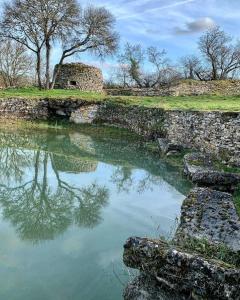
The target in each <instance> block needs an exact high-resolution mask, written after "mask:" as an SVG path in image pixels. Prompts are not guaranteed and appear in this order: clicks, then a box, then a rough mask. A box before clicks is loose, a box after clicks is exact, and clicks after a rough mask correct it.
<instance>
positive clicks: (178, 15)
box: [0, 0, 240, 75]
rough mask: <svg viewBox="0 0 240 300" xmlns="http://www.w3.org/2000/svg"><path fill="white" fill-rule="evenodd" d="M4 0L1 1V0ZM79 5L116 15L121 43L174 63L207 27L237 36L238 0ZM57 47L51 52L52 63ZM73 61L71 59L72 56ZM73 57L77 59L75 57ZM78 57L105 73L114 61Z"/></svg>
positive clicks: (83, 0)
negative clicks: (154, 50)
mask: <svg viewBox="0 0 240 300" xmlns="http://www.w3.org/2000/svg"><path fill="white" fill-rule="evenodd" d="M1 2H3V1H2V0H0V3H1ZM79 2H80V4H81V5H82V6H83V7H84V6H86V5H95V6H104V7H106V8H107V9H109V10H110V11H111V12H112V13H113V15H114V16H115V18H116V29H117V31H118V32H119V33H120V36H121V41H120V44H121V45H124V44H125V43H126V42H127V41H128V42H131V43H141V44H142V45H143V46H144V47H147V46H152V45H153V46H157V47H159V48H160V49H165V50H166V51H167V53H168V56H169V57H170V58H171V59H172V61H173V62H176V61H177V59H178V57H180V56H183V55H186V54H192V53H195V54H196V52H197V40H198V38H199V36H200V35H201V34H202V33H203V32H204V31H205V30H206V29H207V28H209V27H210V26H213V25H220V26H221V27H222V28H223V29H224V30H225V31H226V32H228V33H230V34H231V35H233V36H235V37H236V38H240V31H239V27H240V0H115V1H114V0H91V1H87V0H80V1H79ZM58 54H59V53H58V49H55V51H54V52H53V55H52V59H53V60H52V61H53V62H54V63H55V62H56V61H57V57H58ZM71 60H72V59H71ZM75 60H76V58H75ZM79 60H82V61H84V62H86V63H90V64H95V65H98V66H100V67H102V68H103V70H104V74H105V75H106V74H107V73H109V72H110V70H111V68H112V67H114V65H115V64H116V63H115V61H114V60H113V59H111V58H106V60H105V62H103V63H101V62H100V61H99V60H98V59H97V58H96V57H92V56H89V55H83V56H82V57H81V58H79Z"/></svg>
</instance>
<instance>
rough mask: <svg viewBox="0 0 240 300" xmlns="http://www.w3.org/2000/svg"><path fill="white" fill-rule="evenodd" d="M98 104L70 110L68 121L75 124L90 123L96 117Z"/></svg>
mask: <svg viewBox="0 0 240 300" xmlns="http://www.w3.org/2000/svg"><path fill="white" fill-rule="evenodd" d="M98 109H99V105H96V104H93V105H88V106H82V107H80V108H79V109H77V110H75V111H74V112H72V114H71V117H70V121H71V122H73V123H75V124H91V123H94V121H95V120H96V118H97V114H98Z"/></svg>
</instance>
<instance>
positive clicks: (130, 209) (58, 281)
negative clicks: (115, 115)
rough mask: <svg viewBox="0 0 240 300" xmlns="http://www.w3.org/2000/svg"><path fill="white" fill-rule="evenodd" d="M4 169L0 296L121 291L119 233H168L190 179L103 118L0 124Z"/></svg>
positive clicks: (57, 298) (51, 298)
mask: <svg viewBox="0 0 240 300" xmlns="http://www.w3.org/2000/svg"><path fill="white" fill-rule="evenodd" d="M0 170H1V172H0V211H1V217H0V240H1V243H0V279H1V280H0V299H11V300H15V299H17V300H20V299H21V300H22V299H24V300H26V299H34V300H45V299H46V300H61V299H62V300H63V299H64V300H65V299H71V300H75V299H76V300H77V299H78V300H79V299H87V300H92V299H98V300H113V299H114V300H118V299H122V291H123V285H124V284H126V282H127V281H129V279H130V277H131V271H129V270H127V269H126V268H125V267H124V266H123V263H122V253H123V244H124V242H125V241H126V239H127V238H128V237H130V236H141V237H142V236H152V237H155V238H156V237H159V236H165V237H169V236H170V235H171V234H172V233H173V231H174V228H175V224H176V217H178V216H179V214H180V207H181V203H182V201H183V199H184V197H185V196H184V195H185V194H186V193H187V192H188V191H189V188H190V187H189V185H188V183H187V182H186V181H185V180H184V179H183V178H182V175H181V170H180V169H179V168H178V167H177V166H172V165H171V164H169V163H168V162H166V161H164V160H161V159H160V158H159V156H158V155H157V154H154V153H153V152H151V151H149V149H148V147H146V144H145V143H143V142H142V141H141V140H140V139H139V138H137V137H136V136H135V135H133V134H129V133H128V132H126V131H123V130H118V129H113V128H105V127H86V126H85V127H78V128H74V127H69V128H68V127H66V126H65V127H64V128H59V129H58V128H57V127H56V128H51V127H49V128H31V129H29V128H25V129H24V128H19V127H18V128H17V127H16V128H15V127H14V126H13V127H12V128H0Z"/></svg>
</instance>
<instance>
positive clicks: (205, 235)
mask: <svg viewBox="0 0 240 300" xmlns="http://www.w3.org/2000/svg"><path fill="white" fill-rule="evenodd" d="M176 236H177V240H178V241H179V242H180V243H181V240H183V239H187V238H189V237H190V238H197V239H207V240H208V241H209V242H216V243H224V244H225V245H226V246H228V247H229V248H230V249H232V250H233V251H236V252H237V251H239V255H240V219H239V217H238V214H237V212H236V209H235V206H234V202H233V197H232V195H230V194H227V193H223V192H219V191H214V190H211V189H207V188H195V189H193V190H192V191H191V192H190V194H189V195H188V197H187V198H186V199H185V200H184V202H183V205H182V211H181V222H180V225H179V228H178V230H177V234H176Z"/></svg>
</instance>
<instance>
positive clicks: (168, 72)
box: [118, 43, 177, 88]
mask: <svg viewBox="0 0 240 300" xmlns="http://www.w3.org/2000/svg"><path fill="white" fill-rule="evenodd" d="M118 61H119V65H120V66H125V68H126V66H127V67H128V74H129V77H130V79H131V80H132V81H134V82H135V84H137V86H138V87H146V88H153V87H158V86H159V85H161V84H165V83H167V82H168V81H169V80H171V79H173V78H174V77H175V76H177V72H176V70H175V69H174V68H173V67H172V66H170V63H169V60H168V58H167V57H166V51H165V50H158V49H157V48H156V47H149V48H147V49H146V50H144V49H143V48H142V47H141V45H139V44H138V45H131V44H129V43H127V44H126V45H125V48H124V51H123V53H122V54H120V56H119V58H118ZM144 65H147V66H148V68H144ZM150 68H151V71H150V70H149V69H150ZM121 74H123V73H121ZM124 74H125V73H124Z"/></svg>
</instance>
